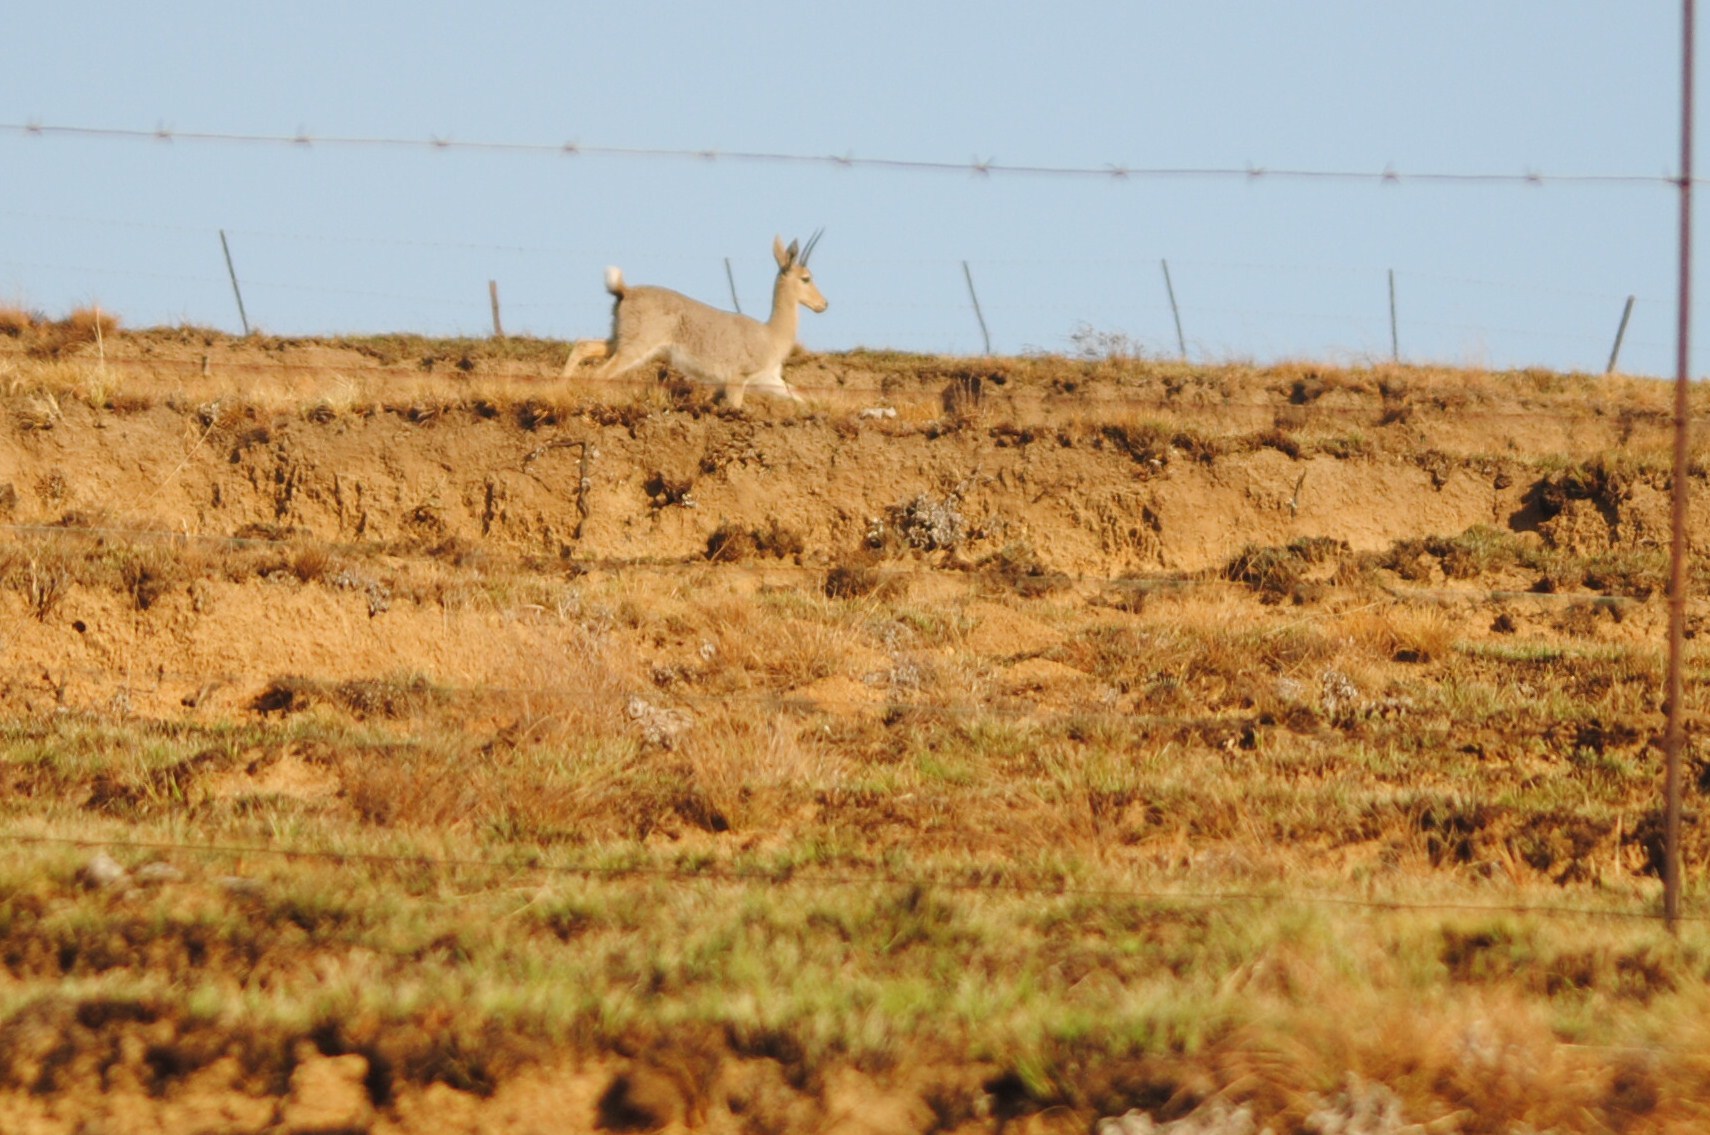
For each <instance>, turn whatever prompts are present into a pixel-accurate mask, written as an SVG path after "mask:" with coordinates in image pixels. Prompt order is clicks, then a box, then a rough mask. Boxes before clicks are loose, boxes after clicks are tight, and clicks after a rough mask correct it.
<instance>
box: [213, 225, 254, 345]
mask: <svg viewBox="0 0 1710 1135" xmlns="http://www.w3.org/2000/svg"><path fill="white" fill-rule="evenodd" d="M220 250H221V251H222V252H224V253H225V254H226V275H228V276H230V277H231V278H232V295H234V296H236V297H237V305H238V321H239V322H240V323H242V324H243V333H244V335H245V336H246V337H247V336H248V335H249V316H248V314H247V313H245V312H244V310H243V289H242V288H240V287H238V279H237V269H236V268H234V267H232V246H231V245H230V244H227V243H226V230H225V229H221V230H220Z"/></svg>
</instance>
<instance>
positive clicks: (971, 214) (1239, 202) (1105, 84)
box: [0, 0, 1710, 375]
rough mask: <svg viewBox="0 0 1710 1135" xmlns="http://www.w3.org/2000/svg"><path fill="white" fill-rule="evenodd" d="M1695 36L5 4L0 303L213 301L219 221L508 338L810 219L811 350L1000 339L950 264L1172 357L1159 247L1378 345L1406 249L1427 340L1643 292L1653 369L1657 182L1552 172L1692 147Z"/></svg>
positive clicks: (748, 277)
mask: <svg viewBox="0 0 1710 1135" xmlns="http://www.w3.org/2000/svg"><path fill="white" fill-rule="evenodd" d="M1679 30H1680V6H1679V4H1678V3H1658V2H1655V0H1633V2H1629V3H1624V4H1614V3H1610V2H1609V0H1596V2H1582V0H1501V2H1500V3H1492V2H1491V0H1477V2H1472V0H1431V2H1429V3H1425V2H1418V3H1415V2H1406V0H1396V2H1388V3H1382V4H1374V3H1371V2H1370V0H1364V2H1357V3H1356V2H1301V3H1292V4H1283V3H1277V2H1276V0H1194V2H1193V3H1186V2H1182V0H1177V2H1176V3H1171V4H1160V3H1148V2H1140V0H1129V2H1121V3H1118V2H1107V3H1092V2H1076V0H1066V2H1062V3H1058V4H1055V5H1049V6H1047V5H1041V4H1038V3H1030V4H1019V3H1010V2H1007V0H986V2H981V3H933V2H929V0H928V2H916V3H910V4H903V3H891V2H877V3H867V4H861V5H840V6H836V7H835V8H833V7H832V6H829V5H818V4H812V3H803V2H801V0H796V2H794V3H790V4H782V3H750V4H741V5H704V4H688V3H647V2H630V3H601V4H582V3H573V4H566V3H557V4H545V3H540V4H527V3H502V2H499V3H491V4H485V5H473V4H440V3H412V4H401V3H398V4H393V3H362V2H360V0H356V2H345V3H322V2H319V0H304V2H300V3H295V4H291V5H282V4H280V5H273V4H258V3H244V2H241V0H240V2H237V3H233V2H231V0H227V2H226V3H222V4H217V5H216V4H211V3H210V4H203V3H165V4H159V5H138V4H135V3H123V4H120V3H107V2H89V3H74V2H68V3H65V4H60V5H45V4H37V5H27V6H25V7H24V8H23V9H22V10H19V11H15V12H10V13H8V18H7V45H6V52H5V55H6V59H5V66H4V67H0V126H5V127H11V128H9V129H0V168H3V169H4V170H5V171H6V174H7V176H6V179H5V180H6V192H5V194H4V195H3V196H0V302H10V303H20V304H23V305H25V306H29V307H32V308H37V309H40V310H43V311H45V312H47V313H49V314H59V313H62V312H64V311H65V310H68V309H69V308H71V307H73V306H77V305H81V304H85V303H92V302H93V303H99V304H101V306H103V307H104V308H108V309H111V310H113V311H115V312H117V313H118V314H119V315H120V317H121V318H122V319H124V321H125V322H126V323H127V324H128V325H131V326H148V325H155V324H177V323H191V324H197V325H206V326H216V327H221V328H226V329H230V330H236V329H237V328H238V314H237V309H236V305H235V303H234V301H233V298H232V294H231V288H230V284H229V282H228V280H227V278H226V274H225V264H224V261H223V260H222V259H221V253H220V246H219V235H218V234H219V232H220V230H222V229H223V230H225V231H226V233H227V235H228V238H229V240H230V244H231V249H232V255H233V258H234V261H235V263H236V267H237V271H238V274H239V276H240V279H241V281H242V284H243V291H244V300H245V303H246V306H247V309H248V314H249V318H250V321H251V323H252V324H254V325H256V326H257V327H259V328H261V329H264V330H266V331H269V332H273V333H276V334H292V335H298V334H322V333H341V332H380V331H419V332H424V333H430V334H459V333H461V334H481V333H484V332H486V331H487V330H488V329H489V328H490V314H489V309H488V297H487V281H488V280H489V279H493V280H497V281H498V284H499V288H500V295H501V301H502V305H503V312H504V319H505V324H506V329H507V330H509V331H512V332H515V333H532V334H537V335H546V336H555V337H566V338H568V337H587V336H603V335H604V334H605V331H606V329H607V325H608V324H607V321H608V319H609V310H610V304H609V298H608V297H607V296H606V294H605V292H604V290H603V288H602V286H601V273H602V269H603V268H604V266H605V265H607V264H618V265H620V266H622V268H623V269H624V272H625V275H626V277H627V278H628V279H630V280H631V281H633V282H638V283H643V282H644V283H659V284H664V285H667V286H671V287H675V288H678V289H679V290H682V291H685V292H689V293H690V294H693V295H696V296H698V297H700V298H703V299H706V300H708V301H709V302H715V303H718V304H720V305H728V304H729V302H730V286H729V284H728V283H727V279H726V275H725V259H726V258H727V257H728V258H729V259H730V262H731V269H732V272H733V274H734V276H735V280H736V285H737V292H738V296H739V298H740V301H741V303H742V305H743V306H744V308H745V309H746V310H748V311H750V312H755V311H759V310H762V309H763V308H764V306H765V304H766V300H767V296H768V293H769V290H770V280H771V267H770V263H771V262H770V252H769V250H770V243H771V238H772V235H773V234H774V233H782V234H783V235H784V237H785V239H786V240H788V239H789V238H790V237H791V236H797V235H799V236H806V235H807V234H808V233H809V232H811V231H812V230H813V229H815V228H818V227H820V226H824V227H825V229H826V236H825V238H824V241H823V243H822V244H821V246H820V249H819V251H818V253H817V254H816V257H815V268H816V277H817V279H818V282H819V283H820V285H821V288H822V290H823V291H824V292H825V294H826V295H827V297H828V299H829V300H830V301H831V307H830V309H829V310H828V311H827V312H826V313H825V314H823V315H810V314H805V313H804V316H803V323H802V332H801V338H802V341H803V343H804V344H805V345H807V346H809V347H812V348H816V349H822V350H839V349H845V348H850V347H856V346H868V347H889V348H897V349H902V350H911V351H933V352H940V351H941V352H952V353H964V354H971V353H978V352H980V351H982V350H983V342H982V339H981V332H980V328H979V325H978V323H977V322H976V320H975V316H974V312H973V310H972V308H971V306H970V303H969V297H968V291H967V285H966V282H965V279H964V276H963V270H962V262H963V261H967V262H968V264H969V270H970V272H971V273H972V275H973V278H974V282H975V285H976V288H977V290H978V293H979V299H980V302H981V305H982V307H983V309H984V314H985V318H986V322H987V324H988V325H989V327H990V332H991V338H992V347H993V349H994V350H995V351H997V352H999V353H1016V352H1022V351H1030V350H1045V351H1063V350H1068V349H1070V348H1071V346H1072V336H1073V335H1074V333H1075V331H1076V329H1077V328H1080V327H1090V328H1092V329H1095V330H1097V331H1100V332H1109V333H1116V334H1120V335H1123V336H1126V337H1127V338H1129V339H1130V340H1132V341H1134V342H1136V343H1138V344H1140V345H1141V346H1142V347H1143V348H1144V349H1146V350H1147V351H1150V352H1153V353H1156V354H1160V355H1173V354H1175V353H1176V350H1177V345H1176V336H1175V329H1174V324H1173V322H1172V321H1171V314H1170V308H1169V304H1168V300H1167V297H1166V293H1165V290H1164V282H1163V275H1162V271H1161V268H1160V262H1161V261H1164V260H1167V261H1168V262H1169V265H1170V273H1171V277H1172V279H1173V282H1174V286H1175V290H1176V294H1177V297H1178V299H1179V301H1180V304H1181V314H1182V322H1183V330H1184V333H1185V336H1186V339H1187V343H1188V351H1189V354H1190V356H1191V357H1193V358H1196V359H1203V360H1208V361H1222V360H1230V359H1252V360H1256V361H1270V360H1275V359H1283V358H1314V359H1322V360H1326V361H1331V362H1357V361H1362V360H1367V359H1383V358H1387V357H1388V356H1389V353H1390V349H1391V338H1390V323H1389V292H1388V273H1389V272H1390V271H1392V270H1393V272H1394V273H1395V279H1396V309H1397V332H1398V339H1399V345H1400V349H1401V353H1402V356H1403V358H1405V359H1407V360H1409V361H1415V362H1439V363H1452V364H1468V365H1476V366H1492V367H1512V366H1530V365H1538V366H1548V367H1555V368H1560V369H1570V370H1571V369H1578V370H1592V371H1598V370H1601V369H1602V367H1603V364H1604V363H1605V362H1606V360H1607V358H1608V354H1609V350H1610V346H1611V344H1612V342H1613V339H1614V334H1615V328H1616V325H1617V323H1618V321H1619V318H1620V314H1621V309H1622V305H1623V303H1624V301H1625V299H1626V297H1627V296H1628V295H1630V294H1631V295H1635V296H1637V302H1636V306H1635V310H1634V317H1633V322H1632V325H1631V327H1630V329H1629V331H1628V334H1627V340H1626V343H1625V345H1624V348H1623V352H1622V364H1623V367H1622V369H1624V370H1628V371H1631V372H1634V373H1641V374H1655V375H1667V374H1671V373H1672V371H1673V366H1674V364H1673V325H1674V285H1675V256H1676V254H1675V245H1674V240H1675V226H1676V219H1677V207H1678V205H1677V193H1676V191H1675V190H1674V188H1673V187H1672V186H1670V185H1668V184H1665V183H1663V182H1661V181H1653V182H1636V183H1627V182H1621V183H1614V184H1597V183H1585V182H1579V181H1571V180H1570V181H1556V180H1552V178H1555V177H1557V176H1563V175H1572V176H1582V175H1612V176H1627V175H1631V176H1636V177H1639V178H1664V177H1667V176H1668V175H1671V174H1673V173H1674V172H1675V171H1676V170H1677V168H1678V160H1679V155H1678V149H1679V141H1678V130H1679V111H1678V95H1679V85H1680V76H1679V56H1680V46H1679V42H1678V38H1679ZM29 124H36V125H40V126H42V127H44V128H45V129H44V130H43V131H42V132H39V133H31V132H27V131H24V130H20V129H17V128H16V127H19V126H24V125H29ZM69 126H77V127H94V128H109V129H115V130H128V131H154V130H156V129H165V130H168V131H177V132H186V133H195V132H213V133H228V134H237V135H272V136H294V135H297V134H299V133H301V134H304V135H306V136H308V137H310V138H321V139H333V138H356V137H364V138H377V139H398V140H405V141H410V142H412V143H417V142H419V145H418V144H411V145H408V146H391V145H388V146H344V145H336V144H331V143H322V144H313V143H311V144H310V145H307V146H293V145H286V144H269V143H260V142H201V141H193V140H189V139H187V138H180V139H179V140H176V141H171V142H166V141H157V140H154V139H150V138H140V139H139V138H122V137H121V138H114V137H100V136H94V137H91V136H81V135H70V134H63V133H58V132H56V130H55V129H54V128H58V127H69ZM436 138H437V139H444V140H450V141H452V142H454V143H458V145H455V146H452V147H449V148H442V149H436V148H434V147H433V146H432V145H430V141H431V140H432V139H436ZM481 142H514V143H531V144H539V145H540V146H542V147H543V149H540V150H533V151H523V152H509V151H493V150H487V149H482V148H479V147H476V146H473V145H465V144H473V143H481ZM565 143H576V144H579V145H581V146H585V147H613V148H632V149H661V150H676V151H702V150H715V151H725V152H727V153H729V152H735V151H764V152H770V153H782V154H794V155H802V156H815V157H817V156H828V155H851V156H854V157H857V158H862V159H878V158H895V159H907V160H915V161H926V162H945V163H952V164H955V163H966V164H967V165H968V167H969V168H968V169H966V170H955V171H893V170H885V169H878V168H872V167H868V166H861V165H857V166H854V167H850V168H842V167H839V166H836V165H834V164H832V163H823V162H810V163H771V162H752V161H742V160H735V159H731V158H728V157H726V158H719V159H714V160H706V159H697V158H688V157H619V156H609V155H599V154H596V153H582V154H577V155H567V154H564V153H562V152H555V151H554V149H553V148H554V147H558V146H561V145H563V144H565ZM978 160H992V161H995V162H997V163H1000V164H1003V165H1050V166H1065V167H1075V168H1088V169H1099V168H1103V167H1106V166H1117V167H1129V168H1134V169H1141V168H1146V169H1190V168H1207V167H1211V168H1219V169H1231V170H1245V169H1249V168H1262V169H1268V170H1283V169H1299V170H1326V171H1355V172H1360V173H1365V174H1379V173H1381V172H1382V171H1384V170H1386V169H1390V170H1393V171H1395V172H1396V173H1397V174H1399V175H1401V176H1400V180H1399V181H1396V182H1394V183H1383V182H1381V181H1376V180H1350V181H1339V180H1330V181H1324V180H1291V179H1287V178H1282V177H1275V176H1261V177H1256V178H1254V177H1198V178H1190V177H1151V176H1130V177H1127V178H1117V177H1114V176H1105V177H1051V176H1039V175H1027V174H1005V173H1001V172H1000V173H993V174H990V175H986V176H981V175H979V174H977V173H975V172H973V170H972V165H973V163H974V162H976V161H978ZM1704 160H1706V161H1710V154H1706V155H1704ZM1701 164H1702V163H1701ZM1427 173H1492V174H1502V175H1524V174H1528V173H1536V174H1540V175H1542V179H1543V180H1542V182H1541V183H1540V184H1524V183H1521V184H1515V183H1507V182H1497V183H1473V184H1443V183H1438V182H1432V181H1421V180H1413V179H1412V178H1411V176H1410V175H1414V174H1427ZM1700 291H1701V293H1703V289H1700ZM1706 294H1710V293H1706ZM1696 307H1697V305H1695V308H1696ZM1702 323H1703V320H1702V316H1701V314H1700V312H1699V311H1698V310H1695V326H1701V325H1702ZM1700 337H1701V336H1700Z"/></svg>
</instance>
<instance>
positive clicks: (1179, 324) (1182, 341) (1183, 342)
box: [1158, 260, 1187, 361]
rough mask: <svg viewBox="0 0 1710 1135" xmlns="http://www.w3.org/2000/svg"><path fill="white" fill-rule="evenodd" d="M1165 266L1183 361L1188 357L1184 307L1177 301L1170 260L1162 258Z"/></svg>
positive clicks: (1165, 284) (1166, 282)
mask: <svg viewBox="0 0 1710 1135" xmlns="http://www.w3.org/2000/svg"><path fill="white" fill-rule="evenodd" d="M1158 263H1159V264H1162V265H1163V266H1164V291H1165V293H1166V294H1168V295H1169V297H1170V315H1171V317H1172V318H1174V319H1175V321H1176V350H1177V351H1178V352H1180V354H1181V357H1182V359H1183V361H1186V359H1187V338H1186V336H1184V335H1183V334H1182V309H1181V306H1180V305H1179V304H1177V303H1176V286H1175V284H1173V283H1171V282H1170V262H1169V261H1168V260H1160V261H1158Z"/></svg>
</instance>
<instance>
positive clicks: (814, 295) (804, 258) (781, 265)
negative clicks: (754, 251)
mask: <svg viewBox="0 0 1710 1135" xmlns="http://www.w3.org/2000/svg"><path fill="white" fill-rule="evenodd" d="M823 235H825V230H824V229H820V230H819V231H817V232H815V233H814V234H813V235H812V236H810V237H808V242H807V244H806V245H805V246H802V245H800V244H798V243H797V242H796V241H793V240H792V241H791V242H790V247H788V248H785V247H784V241H783V238H781V237H773V238H772V256H773V257H774V258H775V259H776V260H777V261H778V286H779V287H780V288H782V287H785V286H788V287H789V288H790V289H791V290H792V291H794V292H795V294H796V302H798V303H800V304H802V305H803V306H804V307H806V308H807V309H808V310H809V311H813V312H820V311H824V310H825V309H826V306H827V305H826V300H825V297H824V296H822V295H820V293H819V288H817V287H815V286H814V282H813V273H811V272H809V271H808V257H810V256H812V255H813V249H814V245H816V244H818V243H819V238H820V237H821V236H823Z"/></svg>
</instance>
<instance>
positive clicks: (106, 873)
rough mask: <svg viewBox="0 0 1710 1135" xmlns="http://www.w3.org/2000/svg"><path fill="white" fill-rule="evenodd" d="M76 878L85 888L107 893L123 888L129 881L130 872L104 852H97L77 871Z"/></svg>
mask: <svg viewBox="0 0 1710 1135" xmlns="http://www.w3.org/2000/svg"><path fill="white" fill-rule="evenodd" d="M77 877H78V878H79V879H81V880H82V881H83V882H84V883H85V884H86V885H87V886H91V887H94V888H95V889H96V890H101V891H107V890H114V889H117V888H121V887H124V886H125V885H127V883H128V882H129V880H130V872H129V871H126V870H125V868H124V865H123V864H121V863H120V862H119V861H118V860H117V859H114V858H113V857H112V856H111V855H108V854H107V853H106V852H105V851H97V852H96V853H95V854H94V855H91V856H90V857H89V862H87V863H85V864H84V865H83V866H82V867H79V868H78V869H77Z"/></svg>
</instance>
